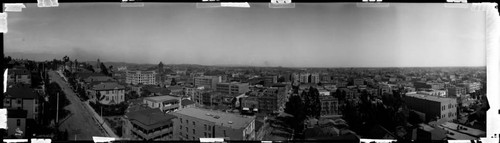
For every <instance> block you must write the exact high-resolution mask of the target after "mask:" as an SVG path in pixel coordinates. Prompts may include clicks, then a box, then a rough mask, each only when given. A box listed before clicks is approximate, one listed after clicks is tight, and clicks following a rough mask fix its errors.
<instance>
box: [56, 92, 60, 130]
mask: <svg viewBox="0 0 500 143" xmlns="http://www.w3.org/2000/svg"><path fill="white" fill-rule="evenodd" d="M56 108H57V109H56V110H57V112H56V124H59V92H57V106H56Z"/></svg>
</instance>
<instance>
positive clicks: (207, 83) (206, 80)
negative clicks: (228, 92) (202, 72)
mask: <svg viewBox="0 0 500 143" xmlns="http://www.w3.org/2000/svg"><path fill="white" fill-rule="evenodd" d="M220 82H221V77H219V76H201V77H195V78H194V86H197V87H201V86H203V87H205V88H208V89H215V87H216V85H217V83H220Z"/></svg>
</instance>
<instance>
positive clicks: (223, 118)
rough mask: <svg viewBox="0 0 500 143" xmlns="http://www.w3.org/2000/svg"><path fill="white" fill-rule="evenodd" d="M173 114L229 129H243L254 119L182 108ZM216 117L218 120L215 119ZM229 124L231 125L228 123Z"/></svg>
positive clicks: (206, 110) (219, 112)
mask: <svg viewBox="0 0 500 143" xmlns="http://www.w3.org/2000/svg"><path fill="white" fill-rule="evenodd" d="M174 114H182V115H186V116H191V117H194V118H198V119H202V120H206V121H209V122H214V123H215V124H216V125H218V126H225V127H230V128H233V129H241V128H245V127H246V126H248V124H250V123H251V122H252V121H253V120H255V118H254V117H245V116H242V115H238V114H232V113H226V112H221V111H214V110H208V109H201V108H195V107H192V108H183V109H181V110H179V111H177V112H175V113H174ZM216 117H218V118H216ZM230 122H231V123H230Z"/></svg>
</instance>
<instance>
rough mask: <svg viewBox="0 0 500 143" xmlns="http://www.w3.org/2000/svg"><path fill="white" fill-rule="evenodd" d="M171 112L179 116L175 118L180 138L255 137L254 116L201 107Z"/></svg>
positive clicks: (243, 138)
mask: <svg viewBox="0 0 500 143" xmlns="http://www.w3.org/2000/svg"><path fill="white" fill-rule="evenodd" d="M171 114H172V115H175V116H177V117H178V118H176V119H174V136H176V137H178V140H198V139H199V138H227V139H230V140H254V139H255V118H254V117H247V116H242V115H237V114H232V113H226V112H219V111H213V110H207V109H200V108H183V109H181V110H179V111H177V112H173V113H171Z"/></svg>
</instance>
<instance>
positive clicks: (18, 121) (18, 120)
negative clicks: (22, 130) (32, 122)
mask: <svg viewBox="0 0 500 143" xmlns="http://www.w3.org/2000/svg"><path fill="white" fill-rule="evenodd" d="M17 126H18V127H19V126H21V119H17Z"/></svg>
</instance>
